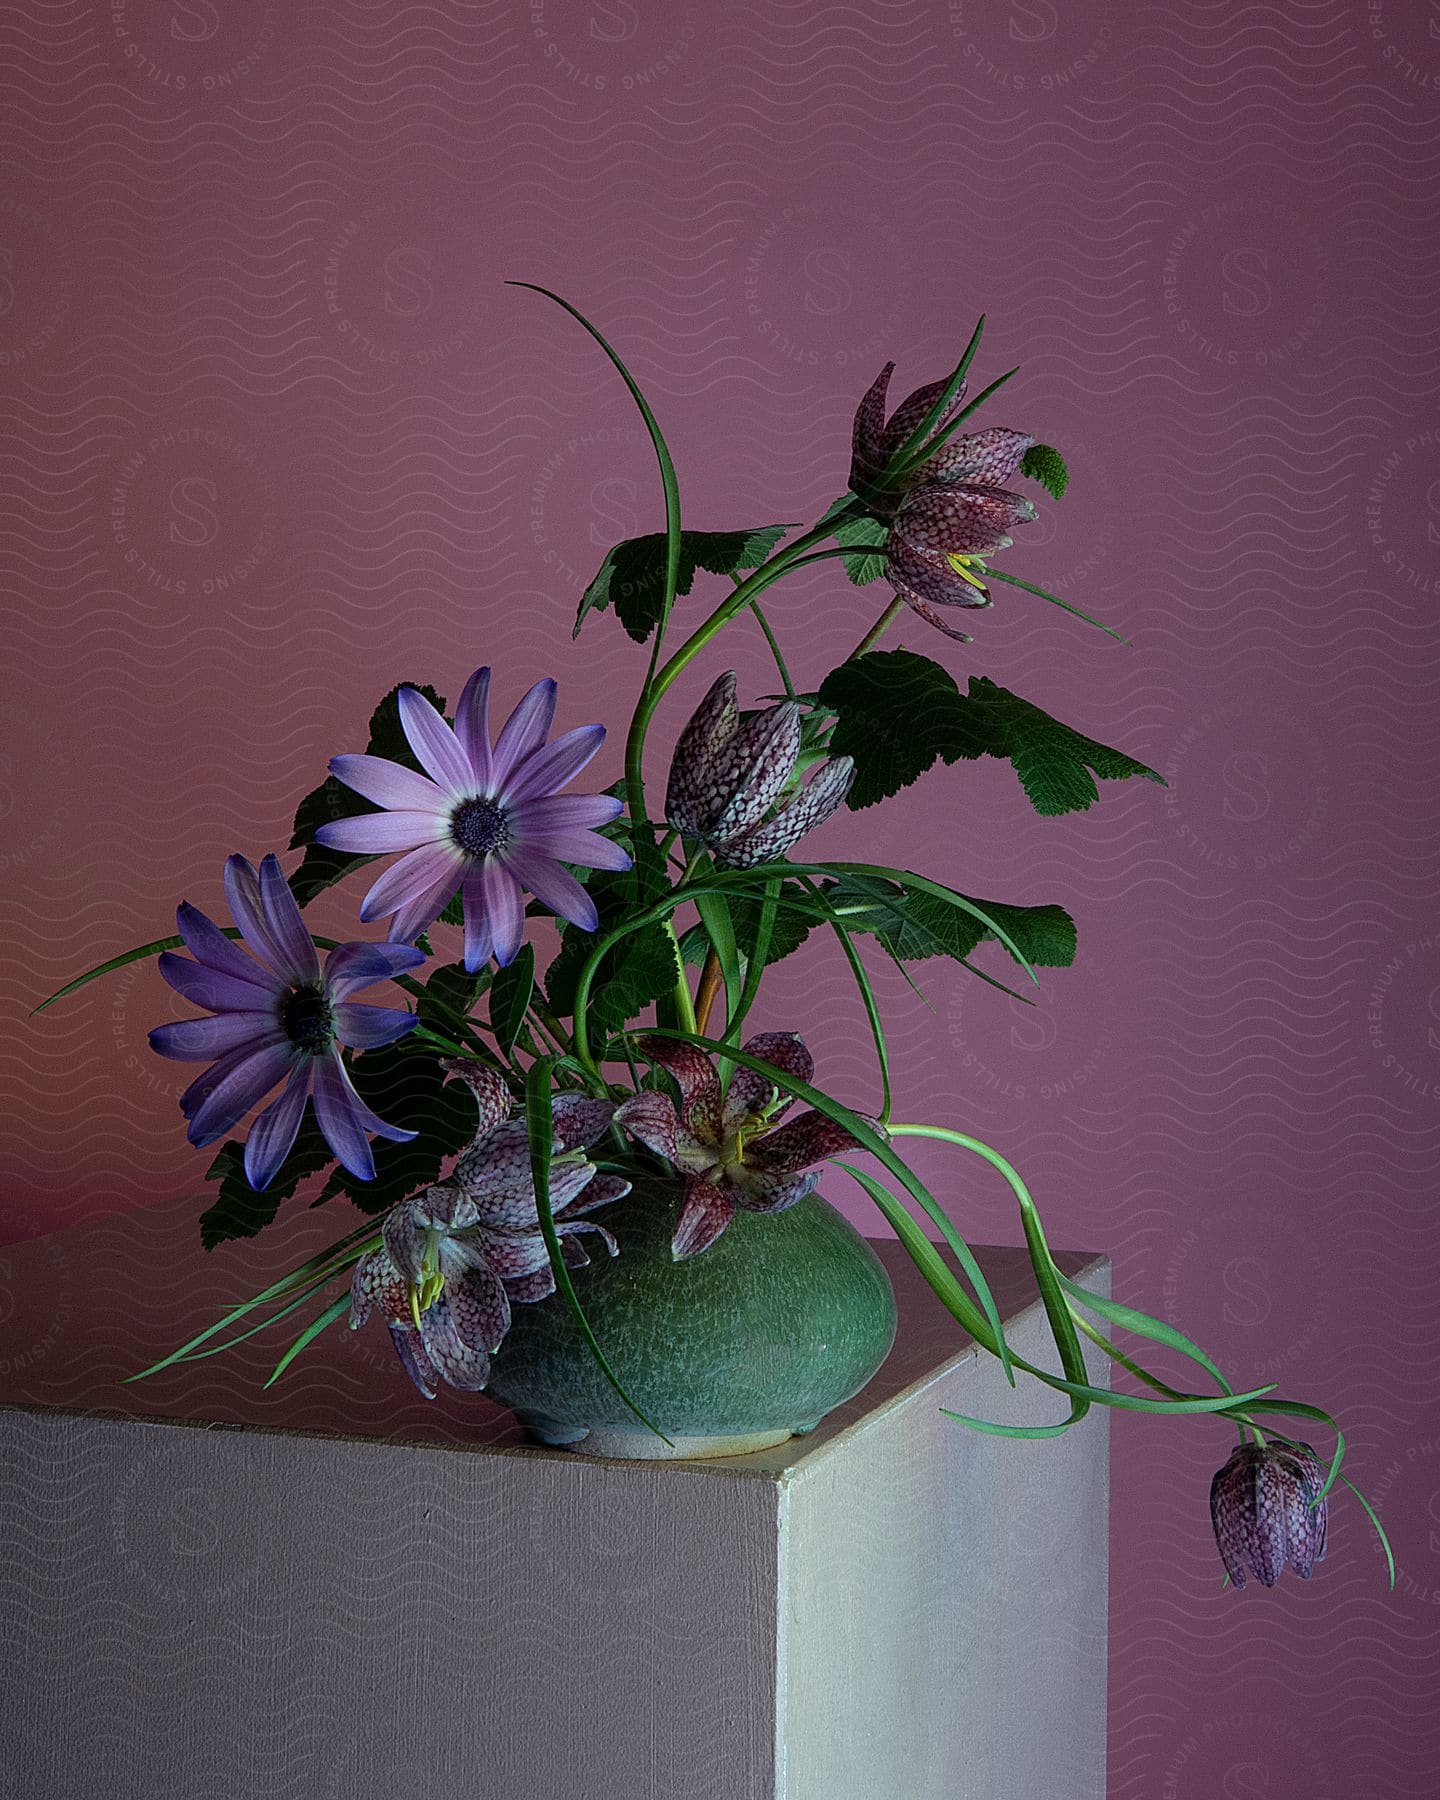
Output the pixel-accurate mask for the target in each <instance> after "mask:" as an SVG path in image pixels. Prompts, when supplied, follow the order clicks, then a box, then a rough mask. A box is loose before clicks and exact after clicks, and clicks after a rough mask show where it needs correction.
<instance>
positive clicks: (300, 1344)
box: [265, 1294, 350, 1388]
mask: <svg viewBox="0 0 1440 1800" xmlns="http://www.w3.org/2000/svg"><path fill="white" fill-rule="evenodd" d="M349 1310H350V1296H349V1295H348V1294H342V1295H341V1296H340V1298H339V1299H338V1300H334V1301H332V1302H331V1303H330V1305H329V1306H327V1307H326V1308H325V1310H324V1312H322V1313H321V1314H320V1316H319V1318H318V1319H312V1320H311V1321H310V1323H309V1324H308V1325H307V1326H306V1327H305V1329H304V1330H303V1331H302V1332H301V1333H300V1335H299V1337H298V1338H296V1340H295V1342H294V1343H293V1344H292V1345H291V1346H290V1348H289V1349H288V1350H287V1351H286V1352H285V1354H284V1355H283V1356H282V1357H281V1358H280V1360H279V1362H278V1363H276V1365H275V1367H274V1368H273V1369H272V1370H271V1372H270V1378H269V1380H268V1381H267V1382H266V1383H265V1385H266V1387H267V1388H268V1387H273V1386H274V1384H275V1383H276V1382H277V1381H278V1380H279V1379H280V1377H281V1376H282V1375H283V1374H284V1373H285V1371H286V1370H287V1369H288V1368H289V1367H290V1365H291V1363H292V1362H294V1360H295V1358H296V1357H297V1356H298V1355H299V1354H300V1352H301V1351H302V1350H308V1349H309V1347H310V1345H311V1344H313V1343H314V1342H315V1340H316V1338H317V1337H319V1335H320V1333H321V1332H322V1331H324V1330H325V1329H326V1328H327V1327H328V1326H331V1325H333V1324H334V1323H335V1321H336V1320H337V1319H338V1318H340V1317H341V1316H342V1315H343V1314H345V1313H347V1312H349Z"/></svg>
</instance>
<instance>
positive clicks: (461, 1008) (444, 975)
mask: <svg viewBox="0 0 1440 1800" xmlns="http://www.w3.org/2000/svg"><path fill="white" fill-rule="evenodd" d="M491 980H492V971H491V970H490V969H489V968H484V969H477V970H476V971H475V972H474V974H471V973H470V971H469V970H468V969H467V968H466V967H465V965H464V963H463V962H453V963H440V964H439V965H438V966H437V967H435V968H433V969H432V970H431V971H430V978H429V980H428V981H427V982H426V983H425V987H424V990H423V992H422V993H421V994H420V996H419V998H418V1000H417V1002H416V1008H415V1010H416V1011H417V1012H418V1013H419V1015H420V1018H421V1021H422V1022H423V1023H424V1024H426V1025H434V1026H437V1027H438V1028H440V1029H441V1030H444V1031H447V1032H448V1031H453V1029H454V1027H455V1025H456V1023H457V1021H464V1020H467V1019H469V1017H470V1015H471V1014H472V1013H473V1012H474V1010H475V1007H476V1004H477V1003H478V1001H479V999H480V996H481V995H482V994H483V993H484V992H485V991H486V989H487V988H488V987H489V986H490V983H491Z"/></svg>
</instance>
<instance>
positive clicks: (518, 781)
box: [503, 725, 605, 806]
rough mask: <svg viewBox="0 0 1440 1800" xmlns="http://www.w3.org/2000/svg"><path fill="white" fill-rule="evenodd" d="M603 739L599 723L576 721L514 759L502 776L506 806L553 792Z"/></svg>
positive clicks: (574, 773)
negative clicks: (571, 728)
mask: <svg viewBox="0 0 1440 1800" xmlns="http://www.w3.org/2000/svg"><path fill="white" fill-rule="evenodd" d="M604 742H605V727H604V726H603V725H577V726H576V728H575V730H574V731H567V732H566V733H565V735H564V736H563V737H558V738H556V740H555V742H554V743H553V744H546V745H545V746H544V747H543V748H542V749H539V750H536V751H534V752H533V754H531V755H530V756H527V757H526V758H525V760H524V762H521V763H517V764H516V765H515V767H514V768H513V770H512V772H511V773H510V774H509V775H508V776H507V777H506V779H505V782H504V787H503V799H504V803H505V805H507V806H519V805H522V804H523V803H524V802H525V801H526V800H538V799H541V798H542V797H543V796H545V795H547V794H553V793H554V792H555V790H556V789H557V788H562V787H564V786H565V784H566V782H568V781H573V780H574V779H575V777H576V776H577V775H578V774H579V773H580V771H581V770H582V769H583V768H584V767H585V765H586V763H588V762H590V761H592V760H593V758H594V757H595V754H596V752H597V751H598V750H599V748H600V746H601V745H602V744H603V743H604Z"/></svg>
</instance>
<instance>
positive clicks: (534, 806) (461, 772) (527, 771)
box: [315, 669, 630, 973]
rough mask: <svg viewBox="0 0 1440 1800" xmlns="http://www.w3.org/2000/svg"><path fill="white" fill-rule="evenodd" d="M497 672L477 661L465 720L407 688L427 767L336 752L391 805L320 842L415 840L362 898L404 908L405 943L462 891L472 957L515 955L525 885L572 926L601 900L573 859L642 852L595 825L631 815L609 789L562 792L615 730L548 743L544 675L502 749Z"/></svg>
mask: <svg viewBox="0 0 1440 1800" xmlns="http://www.w3.org/2000/svg"><path fill="white" fill-rule="evenodd" d="M489 697H490V671H489V669H477V670H476V671H475V673H474V674H473V675H472V676H471V677H470V679H469V681H467V682H466V684H465V690H464V692H463V693H462V694H461V696H460V702H459V704H458V706H457V707H456V708H455V725H454V729H453V730H452V729H451V727H450V726H449V725H447V724H446V722H445V720H444V719H442V718H441V716H440V714H439V713H438V712H436V710H435V708H434V707H433V706H432V705H431V704H430V702H429V701H428V700H427V699H426V698H425V697H424V695H423V694H420V693H418V692H417V691H416V690H415V689H414V688H406V687H402V688H401V690H400V694H399V707H400V723H401V726H402V727H403V729H404V732H405V736H406V739H407V740H408V742H409V745H410V748H411V749H412V750H413V751H414V752H415V755H416V757H417V759H418V760H419V762H420V765H421V767H422V768H423V769H424V770H425V774H423V775H421V774H418V773H417V772H416V771H415V770H414V769H408V768H406V767H405V766H404V764H402V763H395V762H390V761H389V760H388V759H387V758H385V757H381V756H363V755H362V756H336V757H332V758H331V761H330V772H331V774H332V775H334V776H335V777H336V779H337V780H339V781H343V782H344V783H345V785H346V787H349V788H353V789H354V790H355V792H356V793H358V794H363V795H364V796H365V798H366V799H367V800H373V801H374V802H375V803H376V805H377V806H381V807H383V808H385V810H384V811H383V812H377V813H364V814H362V815H361V816H360V817H358V818H353V819H337V820H334V821H333V822H331V823H330V824H328V825H322V826H321V827H320V829H319V830H318V831H317V832H316V833H315V839H316V842H317V843H321V844H325V845H327V846H328V847H329V848H330V849H332V850H348V851H352V852H354V853H357V854H359V855H365V856H375V855H384V854H386V853H387V852H389V851H393V850H404V851H408V853H409V854H408V855H406V856H402V857H401V859H400V861H399V862H397V863H394V864H392V865H391V867H390V868H388V869H387V870H386V871H385V873H384V874H383V875H382V876H381V877H380V879H379V880H378V881H377V882H376V883H375V885H374V886H373V887H372V888H371V889H370V892H369V893H368V894H367V895H366V896H365V899H364V901H363V903H362V904H361V907H360V917H361V918H362V919H364V920H369V919H378V918H383V917H384V916H385V915H386V914H391V913H393V914H394V918H393V919H392V920H391V924H390V939H391V941H392V942H393V943H402V944H404V943H411V942H413V940H414V939H415V938H416V937H418V936H419V934H420V933H421V932H422V931H424V930H425V929H426V927H427V926H430V925H433V924H434V923H435V921H436V919H438V918H439V917H440V914H441V913H442V912H443V911H444V910H445V908H446V906H447V905H448V904H449V902H450V901H451V899H452V898H453V897H454V896H455V894H456V893H457V892H458V893H460V894H461V895H462V901H463V906H464V913H465V967H466V968H467V969H469V970H470V971H471V972H472V973H473V972H474V971H476V970H478V969H481V968H483V967H484V966H485V964H486V963H487V962H488V961H489V959H490V957H491V956H492V955H493V956H494V958H495V960H496V962H497V963H499V964H501V965H502V966H503V965H504V964H506V963H509V962H512V961H513V960H514V958H515V955H516V952H517V951H518V950H519V948H520V943H521V940H522V938H523V936H524V931H525V900H524V890H527V889H528V891H529V892H530V893H532V894H534V896H535V897H536V899H537V900H539V901H540V903H541V904H542V905H543V906H548V907H549V909H550V911H551V912H553V913H555V914H557V915H558V916H559V917H560V918H562V919H565V920H567V921H568V922H569V923H570V924H572V925H578V926H580V927H581V928H582V929H583V930H585V931H593V930H594V929H595V927H596V924H597V917H596V912H595V903H594V902H593V901H592V900H591V898H590V896H589V895H588V894H587V893H586V892H585V889H584V888H583V887H582V886H581V885H580V883H579V882H578V881H577V880H576V879H575V877H574V876H573V875H571V874H570V873H569V871H568V870H566V869H564V868H562V867H561V864H562V863H574V864H576V865H577V866H579V867H581V868H587V869H628V868H629V867H630V858H629V856H628V855H627V854H626V852H625V851H624V850H622V849H621V848H620V846H619V845H618V844H614V843H612V842H611V841H610V840H609V839H608V838H603V837H600V836H599V835H598V834H597V832H596V830H595V827H596V826H599V825H608V824H609V823H610V821H611V820H612V819H615V818H618V817H619V815H620V812H621V810H622V808H621V802H620V801H619V800H617V799H615V798H613V797H612V796H610V795H607V794H569V795H566V794H561V793H560V789H561V788H563V787H564V786H565V785H566V783H567V782H569V781H571V780H573V779H574V777H575V776H576V775H578V774H579V773H580V771H581V770H582V769H583V768H584V767H585V765H586V764H587V763H588V762H589V761H590V759H591V758H592V757H593V756H594V755H595V753H596V751H597V750H599V748H600V746H601V744H602V743H603V742H604V740H605V727H604V726H603V725H581V726H579V727H577V729H575V730H574V731H567V732H565V733H564V735H563V736H561V737H558V738H556V739H555V741H554V743H553V744H551V743H547V742H546V741H545V740H546V738H547V737H548V736H549V732H550V724H551V721H552V720H553V718H554V716H555V683H554V682H553V681H550V680H545V681H537V682H536V683H535V685H534V687H532V688H531V689H530V691H529V693H527V694H526V695H525V697H524V698H523V699H522V700H521V701H520V703H519V705H518V706H517V707H516V708H515V710H514V711H513V712H512V713H511V714H510V717H509V718H508V719H507V720H506V721H505V724H504V726H503V728H502V729H501V732H500V735H499V737H498V738H497V739H496V740H495V743H494V745H493V747H492V745H491V742H490V725H489Z"/></svg>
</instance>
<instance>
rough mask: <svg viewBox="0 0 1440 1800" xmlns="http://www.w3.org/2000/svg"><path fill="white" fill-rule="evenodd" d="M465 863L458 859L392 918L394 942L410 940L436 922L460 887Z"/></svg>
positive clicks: (391, 933) (391, 936) (391, 927)
mask: <svg viewBox="0 0 1440 1800" xmlns="http://www.w3.org/2000/svg"><path fill="white" fill-rule="evenodd" d="M464 879H465V865H464V863H463V862H461V861H459V860H458V859H457V860H456V861H455V862H453V863H452V864H451V865H450V867H449V868H448V869H446V870H445V872H444V873H443V874H441V875H440V876H439V877H438V879H437V880H435V881H434V882H432V883H431V885H430V886H429V887H427V888H422V889H420V891H419V892H418V893H416V894H415V896H414V898H413V899H410V900H407V901H406V902H405V904H404V905H403V906H402V907H401V908H400V909H399V911H398V912H397V913H396V914H395V917H394V918H393V919H392V920H391V921H390V931H389V937H390V940H391V942H392V943H393V942H399V941H404V942H407V943H408V942H409V941H410V940H411V939H413V938H416V937H418V936H419V935H420V933H421V932H422V931H425V930H428V928H429V927H430V926H431V925H433V924H434V923H435V921H436V920H437V919H438V918H439V917H440V915H441V913H442V912H444V910H445V908H446V907H447V906H448V905H449V904H450V902H451V900H452V899H453V898H454V896H455V894H456V893H457V892H458V891H459V887H460V883H461V882H462V881H463V880H464Z"/></svg>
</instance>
